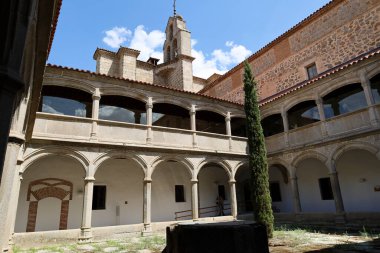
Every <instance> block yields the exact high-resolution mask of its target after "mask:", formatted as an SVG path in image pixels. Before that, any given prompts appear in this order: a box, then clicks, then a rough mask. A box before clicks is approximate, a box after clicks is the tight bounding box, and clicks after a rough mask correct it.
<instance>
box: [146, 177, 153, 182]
mask: <svg viewBox="0 0 380 253" xmlns="http://www.w3.org/2000/svg"><path fill="white" fill-rule="evenodd" d="M144 183H152V179H151V178H147V177H146V178H144Z"/></svg>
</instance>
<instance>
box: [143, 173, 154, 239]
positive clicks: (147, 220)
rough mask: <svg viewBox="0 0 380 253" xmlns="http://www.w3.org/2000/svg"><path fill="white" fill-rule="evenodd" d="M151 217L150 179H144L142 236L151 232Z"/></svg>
mask: <svg viewBox="0 0 380 253" xmlns="http://www.w3.org/2000/svg"><path fill="white" fill-rule="evenodd" d="M151 216H152V179H150V178H145V179H144V213H143V218H144V230H143V234H149V233H151V232H152V226H151Z"/></svg>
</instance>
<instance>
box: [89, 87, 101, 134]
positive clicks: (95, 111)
mask: <svg viewBox="0 0 380 253" xmlns="http://www.w3.org/2000/svg"><path fill="white" fill-rule="evenodd" d="M99 101H100V91H99V89H98V88H96V90H95V92H94V94H93V95H92V129H91V139H93V140H96V139H97V134H98V122H97V120H98V119H99Z"/></svg>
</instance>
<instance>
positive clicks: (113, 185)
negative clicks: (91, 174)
mask: <svg viewBox="0 0 380 253" xmlns="http://www.w3.org/2000/svg"><path fill="white" fill-rule="evenodd" d="M95 180H96V181H95V184H94V185H106V187H107V192H106V209H105V210H93V211H92V226H93V227H102V226H114V225H127V224H137V223H142V222H143V190H144V189H143V187H144V185H143V180H144V173H143V170H142V168H141V167H139V165H138V164H137V163H135V162H134V161H131V160H127V159H111V160H107V161H105V162H104V163H103V164H102V165H101V166H100V167H99V169H98V170H97V171H96V173H95ZM125 201H127V202H128V203H127V204H125ZM118 207H119V208H120V212H119V214H120V215H119V216H117V215H116V209H117V208H118Z"/></svg>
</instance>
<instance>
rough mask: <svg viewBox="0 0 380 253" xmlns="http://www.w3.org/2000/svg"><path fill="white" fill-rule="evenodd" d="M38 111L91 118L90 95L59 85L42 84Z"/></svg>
mask: <svg viewBox="0 0 380 253" xmlns="http://www.w3.org/2000/svg"><path fill="white" fill-rule="evenodd" d="M41 97H42V99H41V102H40V106H39V111H40V112H46V113H52V114H61V115H69V116H76V117H87V118H91V116H92V115H91V113H92V95H91V94H90V93H87V92H84V91H81V90H78V89H73V88H67V87H60V86H51V85H48V86H43V87H42V93H41Z"/></svg>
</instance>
